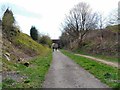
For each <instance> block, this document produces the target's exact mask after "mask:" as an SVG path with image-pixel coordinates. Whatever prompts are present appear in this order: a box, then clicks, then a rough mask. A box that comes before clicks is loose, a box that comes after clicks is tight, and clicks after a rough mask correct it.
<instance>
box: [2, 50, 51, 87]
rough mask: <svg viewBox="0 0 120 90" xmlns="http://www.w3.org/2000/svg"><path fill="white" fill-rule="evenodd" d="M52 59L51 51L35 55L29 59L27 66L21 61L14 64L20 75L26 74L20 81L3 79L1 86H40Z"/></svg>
mask: <svg viewBox="0 0 120 90" xmlns="http://www.w3.org/2000/svg"><path fill="white" fill-rule="evenodd" d="M51 60H52V53H51V51H50V52H49V53H48V54H46V55H44V56H38V57H35V58H34V59H32V60H29V63H30V65H29V67H26V66H24V65H23V64H21V63H19V64H18V63H17V64H14V67H15V68H16V71H18V72H19V74H20V75H23V76H26V77H27V78H26V79H24V80H23V81H22V82H16V81H14V82H12V83H11V82H10V83H8V81H12V80H11V79H9V80H8V79H7V80H5V82H3V88H40V87H42V83H43V81H44V79H45V75H46V73H47V71H48V69H49V67H50V63H51Z"/></svg>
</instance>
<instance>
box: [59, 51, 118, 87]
mask: <svg viewBox="0 0 120 90" xmlns="http://www.w3.org/2000/svg"><path fill="white" fill-rule="evenodd" d="M61 51H62V53H63V54H65V55H67V56H68V57H70V58H71V59H72V60H74V61H75V62H76V63H77V64H79V65H80V66H82V67H83V68H84V69H86V70H88V71H89V72H90V73H91V74H93V75H94V76H95V77H96V78H98V79H99V80H101V82H103V83H106V84H107V85H108V86H109V87H112V88H118V87H119V85H120V83H119V80H118V69H117V68H114V67H111V66H108V65H105V64H103V63H98V62H97V61H93V60H91V59H88V58H85V57H80V56H76V55H74V54H72V53H70V52H68V51H65V50H61Z"/></svg>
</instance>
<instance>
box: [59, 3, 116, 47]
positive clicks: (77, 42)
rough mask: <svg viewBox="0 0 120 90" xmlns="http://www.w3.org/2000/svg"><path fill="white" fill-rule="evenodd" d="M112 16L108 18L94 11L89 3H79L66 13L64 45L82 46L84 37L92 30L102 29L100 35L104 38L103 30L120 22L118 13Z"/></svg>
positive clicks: (61, 38) (63, 30) (63, 27)
mask: <svg viewBox="0 0 120 90" xmlns="http://www.w3.org/2000/svg"><path fill="white" fill-rule="evenodd" d="M115 12H117V11H115ZM111 16H112V18H110V17H109V19H108V20H107V19H106V18H104V17H103V16H102V14H100V13H99V12H93V11H92V9H91V7H90V5H89V4H87V3H84V2H80V3H78V4H77V5H75V6H74V7H73V8H72V9H71V10H70V12H69V14H68V15H66V17H65V20H64V22H63V23H62V35H61V36H60V41H61V44H62V47H69V48H70V49H73V48H74V49H75V48H80V47H82V45H83V44H84V43H83V40H84V38H85V37H86V35H87V33H88V32H89V31H91V30H101V35H100V37H101V38H102V37H103V32H102V30H103V29H104V28H105V26H106V25H112V24H118V23H117V19H118V17H117V13H116V14H114V15H112V14H111Z"/></svg>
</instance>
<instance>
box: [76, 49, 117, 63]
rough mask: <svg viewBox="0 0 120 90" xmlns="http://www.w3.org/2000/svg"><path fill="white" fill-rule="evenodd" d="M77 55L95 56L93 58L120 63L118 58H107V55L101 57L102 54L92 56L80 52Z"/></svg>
mask: <svg viewBox="0 0 120 90" xmlns="http://www.w3.org/2000/svg"><path fill="white" fill-rule="evenodd" d="M75 53H78V54H84V55H88V56H93V57H96V58H100V59H103V60H106V61H111V62H118V61H119V60H118V58H117V57H111V56H105V55H100V54H94V55H92V54H87V53H85V52H83V51H80V50H77V51H75Z"/></svg>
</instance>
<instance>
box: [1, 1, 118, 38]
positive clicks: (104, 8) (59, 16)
mask: <svg viewBox="0 0 120 90" xmlns="http://www.w3.org/2000/svg"><path fill="white" fill-rule="evenodd" d="M81 1H84V2H87V3H89V4H90V6H91V8H93V10H94V11H99V12H102V13H103V14H108V12H110V11H111V10H112V9H114V8H117V3H118V1H119V0H0V3H1V2H5V3H12V4H15V5H17V6H19V7H23V8H24V9H25V10H26V11H28V12H31V13H36V14H38V15H40V17H27V16H22V15H18V14H16V15H15V17H16V20H17V22H18V24H19V26H20V27H21V29H22V31H23V32H25V33H27V34H29V30H30V28H31V25H35V26H36V28H38V30H39V31H40V32H44V33H48V34H49V35H50V36H51V37H52V38H58V37H59V36H60V34H61V32H60V30H59V27H60V24H61V22H62V21H63V19H64V16H65V14H67V13H68V12H69V10H70V9H71V8H72V7H73V6H74V5H75V4H77V3H79V2H81ZM33 15H34V14H33Z"/></svg>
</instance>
